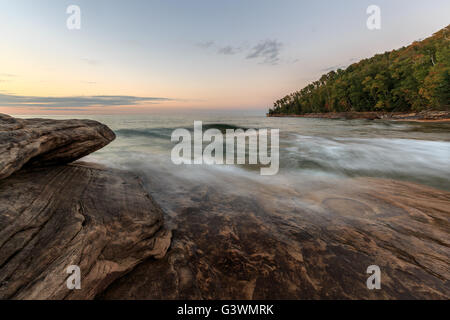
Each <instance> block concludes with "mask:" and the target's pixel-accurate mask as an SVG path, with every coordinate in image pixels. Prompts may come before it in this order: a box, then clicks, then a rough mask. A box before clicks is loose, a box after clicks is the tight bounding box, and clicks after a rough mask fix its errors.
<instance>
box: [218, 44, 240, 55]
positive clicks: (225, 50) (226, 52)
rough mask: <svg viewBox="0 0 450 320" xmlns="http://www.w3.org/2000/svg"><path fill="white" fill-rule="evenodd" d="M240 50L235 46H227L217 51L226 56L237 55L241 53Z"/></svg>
mask: <svg viewBox="0 0 450 320" xmlns="http://www.w3.org/2000/svg"><path fill="white" fill-rule="evenodd" d="M240 50H241V49H240V48H236V47H233V46H225V47H221V48H219V49H218V50H217V52H218V53H219V54H224V55H233V54H236V53H238V52H239V51H240Z"/></svg>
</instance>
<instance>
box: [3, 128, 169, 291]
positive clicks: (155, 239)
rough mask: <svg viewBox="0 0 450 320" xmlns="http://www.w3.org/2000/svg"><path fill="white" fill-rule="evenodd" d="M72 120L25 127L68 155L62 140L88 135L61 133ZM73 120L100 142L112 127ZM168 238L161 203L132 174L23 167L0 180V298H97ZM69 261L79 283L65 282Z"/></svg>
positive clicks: (161, 250)
mask: <svg viewBox="0 0 450 320" xmlns="http://www.w3.org/2000/svg"><path fill="white" fill-rule="evenodd" d="M27 123H28V124H30V122H27ZM52 123H53V122H49V126H50V127H51V126H52ZM68 123H70V122H67V123H66V125H63V124H60V125H59V127H60V128H61V131H60V132H59V133H56V134H55V135H53V134H52V133H50V132H48V134H43V131H44V130H39V129H36V130H32V131H30V132H27V130H26V129H25V132H24V134H25V135H26V134H30V135H31V136H33V135H34V136H35V137H36V141H39V142H37V144H38V145H39V144H41V145H45V142H43V141H44V140H46V141H52V142H51V144H52V145H60V146H61V147H62V148H64V151H63V152H64V153H66V154H67V155H69V154H70V152H69V151H68V150H69V149H65V147H64V146H63V145H62V144H58V141H63V140H65V141H69V142H68V143H69V144H70V143H71V142H70V141H72V145H75V146H77V147H79V146H81V145H83V144H84V143H83V142H82V141H84V140H83V139H81V140H80V141H79V143H77V142H73V141H74V140H71V139H70V138H68V137H69V136H70V135H69V134H67V136H66V134H64V133H63V132H65V130H66V129H67V128H68V125H67V124H68ZM75 123H76V122H72V124H73V128H74V130H75V131H78V132H86V133H87V134H90V135H91V136H93V137H96V138H98V143H97V144H96V146H99V145H101V144H102V143H103V142H101V141H102V139H100V136H102V134H106V135H107V134H108V130H101V128H102V127H101V126H99V125H96V124H95V123H92V126H93V127H96V128H97V130H92V128H86V126H85V124H86V123H87V122H80V123H79V124H78V125H75ZM12 125H13V126H15V125H16V124H14V122H12ZM18 126H21V124H18ZM55 126H56V127H57V126H58V125H57V124H56V123H54V125H53V128H55ZM26 127H29V126H28V125H27V126H26ZM32 132H41V133H42V134H41V135H39V134H37V133H36V134H34V133H32ZM78 136H79V137H81V134H80V135H78ZM39 137H42V138H41V139H42V140H40V138H39ZM52 137H53V138H54V139H53V138H52ZM57 137H61V139H58V138H57ZM72 137H73V135H72ZM110 138H111V135H109V136H107V138H104V140H103V141H106V140H109V139H110ZM19 144H20V143H19ZM86 144H87V142H86ZM88 145H89V144H88ZM26 146H27V144H25V147H26ZM96 146H95V147H94V145H93V144H91V145H89V147H88V148H96ZM38 149H39V147H35V148H32V147H30V149H29V150H38ZM45 149H47V150H49V148H47V147H45ZM78 150H80V152H79V154H81V153H84V152H81V148H78ZM35 152H36V151H34V152H32V153H33V154H35ZM19 153H20V152H19ZM28 156H29V154H28V155H27V156H26V157H28ZM55 156H56V155H55ZM46 159H50V158H46ZM65 159H69V157H66V158H65ZM170 239H171V233H170V232H169V231H166V230H165V229H164V227H163V212H162V210H161V209H160V207H159V206H158V205H157V204H156V203H155V202H154V201H153V200H152V198H151V197H150V196H149V195H148V194H147V193H146V192H145V191H144V189H143V188H142V186H141V182H140V180H139V178H138V177H136V176H134V175H132V174H129V173H126V172H122V171H116V170H109V169H104V168H98V167H94V166H91V165H86V164H73V165H64V166H53V167H44V168H27V169H23V170H21V171H19V172H16V173H14V174H13V175H12V176H10V177H8V178H6V179H3V180H0V299H93V298H95V297H96V296H97V295H98V294H99V293H100V292H102V291H103V290H104V289H105V288H106V287H108V285H109V284H110V283H112V282H113V281H114V280H115V279H117V278H118V277H120V276H122V275H124V274H125V273H127V272H129V271H130V270H131V269H133V268H134V267H135V266H136V265H137V264H138V263H140V262H142V261H143V260H145V259H147V258H152V257H153V258H162V257H163V256H164V255H165V253H166V251H167V249H168V247H169V246H170ZM70 265H77V266H79V267H80V269H81V290H69V289H68V288H67V285H66V280H67V278H68V277H69V274H67V272H66V271H67V268H68V267H69V266H70Z"/></svg>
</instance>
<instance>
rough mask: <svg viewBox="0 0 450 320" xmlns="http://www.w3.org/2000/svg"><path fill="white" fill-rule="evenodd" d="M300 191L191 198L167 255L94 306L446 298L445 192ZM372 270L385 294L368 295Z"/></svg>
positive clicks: (388, 187)
mask: <svg viewBox="0 0 450 320" xmlns="http://www.w3.org/2000/svg"><path fill="white" fill-rule="evenodd" d="M248 188H249V189H250V188H252V185H251V184H248ZM256 188H258V189H256ZM272 188H273V187H272ZM301 190H302V191H300V192H298V191H296V190H294V189H284V192H283V193H284V195H285V198H281V199H274V197H273V196H272V193H273V189H271V188H259V187H257V186H255V189H251V192H249V195H245V194H242V195H239V194H234V193H230V194H224V193H223V192H220V191H221V190H214V189H213V188H211V187H210V186H208V187H204V188H202V187H198V188H196V189H195V190H193V191H192V193H193V196H192V198H191V199H189V200H188V201H186V202H185V203H179V204H177V205H175V206H174V210H175V212H173V213H172V215H173V216H174V218H173V219H174V221H173V223H174V224H176V225H177V229H176V230H175V231H174V237H173V239H172V246H171V250H170V251H169V252H168V254H167V255H166V256H165V257H164V258H163V259H161V260H158V261H145V262H143V263H142V264H140V265H139V266H137V267H136V268H135V269H134V270H133V271H131V272H130V273H128V274H127V275H125V276H124V277H122V278H120V279H118V280H117V281H115V282H114V283H113V284H112V285H110V286H109V287H108V288H107V289H106V290H105V291H104V292H103V293H102V294H101V295H100V296H99V298H101V299H225V300H228V299H449V298H450V286H449V277H450V263H449V257H450V208H449V206H448V204H449V202H450V193H449V192H446V191H441V190H436V189H433V188H429V187H426V186H421V185H418V184H414V183H408V182H399V181H391V180H382V179H369V178H360V179H346V180H343V181H342V182H341V183H340V184H336V185H333V186H330V185H326V184H325V185H321V184H320V183H319V184H318V185H317V186H316V185H313V184H310V191H309V192H307V193H305V189H301ZM278 191H279V190H278ZM194 197H195V198H194ZM266 199H268V200H266ZM173 201H176V200H173ZM370 265H378V266H379V267H380V268H381V290H369V289H368V288H367V286H366V281H367V278H368V277H369V276H370V275H369V274H367V273H366V271H367V268H368V267H369V266H370Z"/></svg>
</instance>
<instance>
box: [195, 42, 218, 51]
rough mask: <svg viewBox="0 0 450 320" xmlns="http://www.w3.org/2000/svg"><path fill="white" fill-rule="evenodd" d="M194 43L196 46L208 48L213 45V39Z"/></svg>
mask: <svg viewBox="0 0 450 320" xmlns="http://www.w3.org/2000/svg"><path fill="white" fill-rule="evenodd" d="M195 45H196V46H197V47H200V48H203V49H209V48H211V47H213V46H214V41H211V40H209V41H202V42H197V43H196V44H195Z"/></svg>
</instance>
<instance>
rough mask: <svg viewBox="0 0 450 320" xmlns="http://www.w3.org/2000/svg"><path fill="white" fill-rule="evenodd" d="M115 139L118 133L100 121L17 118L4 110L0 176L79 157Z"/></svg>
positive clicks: (0, 128) (0, 127)
mask: <svg viewBox="0 0 450 320" xmlns="http://www.w3.org/2000/svg"><path fill="white" fill-rule="evenodd" d="M114 139H115V135H114V133H113V132H112V131H111V130H110V129H109V128H108V127H107V126H105V125H103V124H101V123H99V122H97V121H92V120H49V119H16V118H12V117H10V116H7V115H4V114H0V179H3V178H6V177H8V176H10V175H11V174H12V173H14V172H16V171H18V170H20V169H21V168H22V167H24V166H32V165H40V166H44V165H54V164H64V163H69V162H72V161H75V160H77V159H80V158H82V157H84V156H86V155H88V154H90V153H92V152H94V151H96V150H98V149H100V148H102V147H104V146H105V145H107V144H108V143H110V142H111V141H113V140H114Z"/></svg>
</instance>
